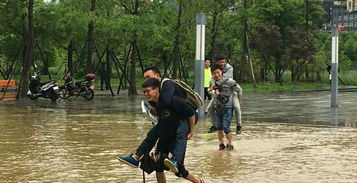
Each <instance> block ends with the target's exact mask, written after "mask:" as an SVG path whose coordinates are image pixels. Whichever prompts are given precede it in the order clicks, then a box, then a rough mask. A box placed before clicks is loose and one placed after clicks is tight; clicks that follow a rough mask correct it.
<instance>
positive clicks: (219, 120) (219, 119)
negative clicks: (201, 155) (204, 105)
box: [216, 113, 225, 150]
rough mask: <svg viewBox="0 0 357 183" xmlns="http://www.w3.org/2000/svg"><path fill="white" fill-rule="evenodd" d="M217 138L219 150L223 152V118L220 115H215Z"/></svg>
mask: <svg viewBox="0 0 357 183" xmlns="http://www.w3.org/2000/svg"><path fill="white" fill-rule="evenodd" d="M216 119H217V120H216V126H217V137H218V141H219V150H224V148H225V145H224V139H223V138H224V131H223V116H222V113H217V114H216Z"/></svg>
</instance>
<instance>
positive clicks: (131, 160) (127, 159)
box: [118, 156, 139, 168]
mask: <svg viewBox="0 0 357 183" xmlns="http://www.w3.org/2000/svg"><path fill="white" fill-rule="evenodd" d="M118 160H119V161H121V162H123V163H125V164H127V165H129V166H131V167H133V168H138V167H139V161H138V160H136V159H135V158H134V157H132V156H119V157H118Z"/></svg>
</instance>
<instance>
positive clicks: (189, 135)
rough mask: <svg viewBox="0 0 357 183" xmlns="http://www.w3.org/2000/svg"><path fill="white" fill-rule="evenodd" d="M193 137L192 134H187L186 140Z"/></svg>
mask: <svg viewBox="0 0 357 183" xmlns="http://www.w3.org/2000/svg"><path fill="white" fill-rule="evenodd" d="M193 135H194V132H190V133H188V135H187V140H190V139H191V138H192V137H193Z"/></svg>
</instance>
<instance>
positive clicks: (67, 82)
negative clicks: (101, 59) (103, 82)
mask: <svg viewBox="0 0 357 183" xmlns="http://www.w3.org/2000/svg"><path fill="white" fill-rule="evenodd" d="M94 78H95V74H94V73H89V74H87V75H86V77H85V80H84V81H78V82H76V83H74V81H73V78H72V77H71V74H70V73H67V74H66V76H65V77H64V85H63V86H60V89H59V97H60V98H62V99H67V98H69V97H71V96H77V97H78V96H82V97H83V98H85V99H87V100H92V99H93V97H94V91H93V90H94V85H93V82H94Z"/></svg>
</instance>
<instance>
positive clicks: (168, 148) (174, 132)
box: [118, 67, 203, 183]
mask: <svg viewBox="0 0 357 183" xmlns="http://www.w3.org/2000/svg"><path fill="white" fill-rule="evenodd" d="M144 78H145V79H147V81H145V82H144V84H143V92H144V96H145V97H146V98H147V99H148V100H149V101H153V98H155V99H156V98H157V101H156V102H151V104H152V105H153V107H154V108H155V109H156V111H157V112H158V114H159V115H158V116H159V123H158V125H156V126H154V127H153V128H152V129H151V130H150V131H149V132H148V134H147V137H146V138H145V139H144V141H143V142H142V143H141V145H140V146H139V147H138V148H137V150H136V152H135V153H134V154H133V155H130V156H121V157H118V159H119V160H120V161H122V162H124V163H126V164H128V165H130V166H132V167H138V166H139V160H140V158H141V157H143V156H144V155H147V154H148V153H149V152H150V151H151V149H152V148H153V147H154V146H155V142H156V141H157V139H158V138H159V143H160V146H159V145H158V150H160V151H163V152H162V153H164V154H167V153H168V152H172V155H173V156H172V158H170V159H169V158H165V160H164V163H165V166H166V167H168V168H169V169H170V170H171V171H172V172H175V173H176V175H177V176H180V177H184V178H185V179H187V180H190V181H191V182H195V183H200V182H203V181H201V180H199V179H197V178H195V177H194V176H193V175H192V174H190V173H189V172H188V171H187V170H186V169H185V167H184V156H185V152H186V145H187V139H190V138H191V137H192V136H193V134H194V127H195V115H194V114H195V112H194V110H193V108H192V107H191V106H190V105H189V104H188V103H187V102H186V101H185V100H184V99H183V98H185V97H186V93H185V91H183V89H182V88H180V87H179V86H178V85H177V84H176V83H175V82H174V81H172V80H166V81H165V82H163V83H162V79H161V75H160V72H159V70H158V69H157V68H156V67H149V68H147V69H145V70H144ZM150 78H151V79H150ZM152 79H156V80H157V81H159V82H158V83H159V85H158V86H156V85H155V82H153V81H152ZM147 82H152V83H149V84H148V83H147ZM153 83H154V84H153ZM151 85H152V86H151ZM160 86H161V87H160ZM145 88H148V89H149V90H146V89H145ZM160 88H161V89H160ZM152 90H153V94H156V90H157V95H158V96H156V95H155V96H149V94H150V93H147V92H146V91H152ZM192 112H193V113H192ZM191 113H192V115H191ZM187 119H189V120H188V121H187ZM159 124H160V125H159ZM163 124H170V125H168V126H167V125H163ZM189 126H190V127H189ZM162 129H165V130H163V131H164V132H162V131H161V130H162ZM160 136H165V140H163V139H162V138H161V137H160ZM166 136H167V137H169V138H166ZM156 177H157V180H158V182H166V178H165V174H164V173H163V169H162V168H159V169H156Z"/></svg>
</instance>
